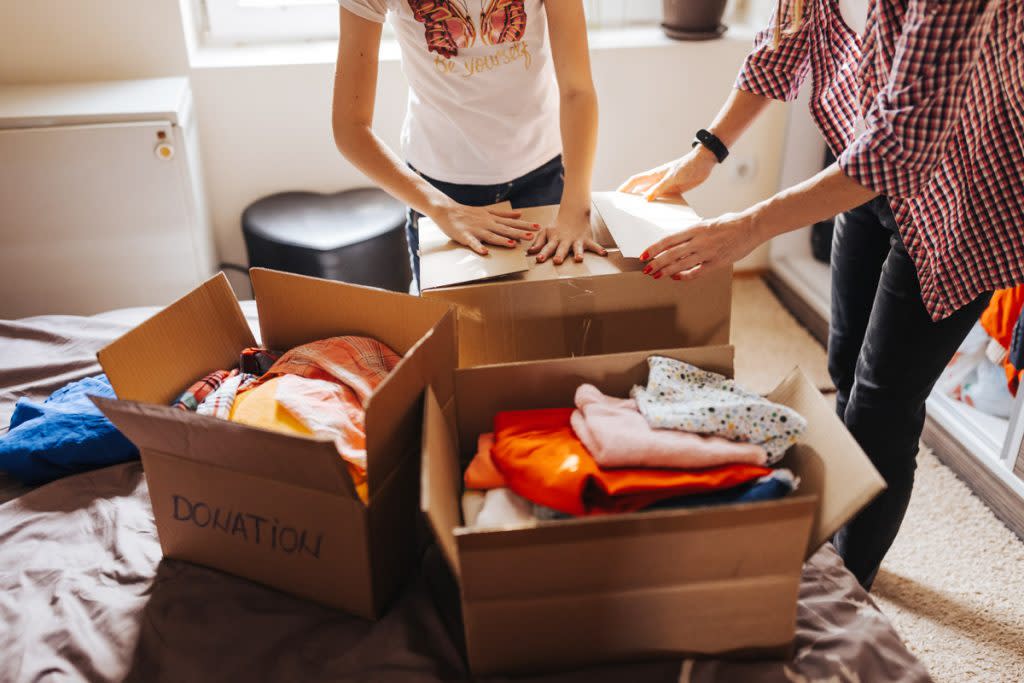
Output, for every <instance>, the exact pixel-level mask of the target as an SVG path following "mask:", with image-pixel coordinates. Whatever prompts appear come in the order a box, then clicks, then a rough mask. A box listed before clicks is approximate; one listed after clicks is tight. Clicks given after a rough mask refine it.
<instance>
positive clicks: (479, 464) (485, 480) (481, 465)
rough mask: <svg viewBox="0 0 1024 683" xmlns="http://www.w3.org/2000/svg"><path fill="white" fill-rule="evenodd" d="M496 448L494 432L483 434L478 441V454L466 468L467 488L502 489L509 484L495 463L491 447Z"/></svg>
mask: <svg viewBox="0 0 1024 683" xmlns="http://www.w3.org/2000/svg"><path fill="white" fill-rule="evenodd" d="M492 448H494V432H487V433H486V434H481V435H480V436H479V437H478V438H477V441H476V455H475V456H473V459H472V460H471V461H470V463H469V467H467V468H466V473H465V474H464V475H463V477H462V479H463V482H464V483H465V484H466V488H467V489H478V490H487V489H500V488H503V487H505V486H507V485H508V484H507V483H506V482H505V476H504V475H503V474H502V473H501V470H499V469H498V468H497V466H495V464H494V459H493V458H492V457H491V449H492Z"/></svg>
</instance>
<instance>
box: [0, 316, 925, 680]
mask: <svg viewBox="0 0 1024 683" xmlns="http://www.w3.org/2000/svg"><path fill="white" fill-rule="evenodd" d="M244 310H245V311H246V314H247V317H248V319H249V320H250V323H254V322H255V309H254V307H253V306H252V305H251V303H247V304H246V306H245V307H244ZM151 312H152V311H151V310H147V309H133V310H131V311H124V312H117V313H114V314H108V315H104V316H98V317H93V318H76V317H67V316H48V317H45V318H34V319H26V320H22V321H14V322H3V321H0V421H2V424H6V422H7V417H9V415H10V410H11V408H12V407H13V402H14V400H16V398H17V397H18V396H23V395H27V396H33V397H36V398H41V397H43V396H45V395H47V394H48V393H50V392H51V391H53V390H54V389H57V388H59V387H60V386H62V385H63V384H65V383H67V382H69V381H71V380H74V379H80V378H81V377H85V376H88V375H90V374H95V373H97V372H99V368H98V366H97V365H96V364H95V357H94V354H95V351H96V350H97V349H99V348H101V347H102V346H103V345H104V344H106V343H107V342H109V341H110V340H112V339H114V338H116V337H117V336H118V335H119V334H121V333H123V332H124V331H126V330H127V329H129V328H130V327H131V326H132V325H134V324H136V323H138V322H139V321H140V320H142V319H143V318H144V317H146V315H148V314H150V313H151ZM4 489H5V485H4V482H2V481H0V491H2V490H4ZM6 489H7V490H8V491H10V492H11V493H19V494H21V495H19V496H18V497H17V498H15V499H13V500H10V501H9V502H7V503H4V504H3V505H0V680H2V681H35V680H61V681H63V680H101V681H107V680H126V679H127V680H140V681H200V680H246V681H278V680H282V681H291V680H302V681H319V680H347V681H348V680H351V681H441V680H445V681H456V680H465V679H466V678H467V677H468V675H467V673H466V669H465V665H464V663H463V660H462V657H461V654H460V647H461V645H460V639H459V635H458V634H459V633H460V630H459V628H460V627H459V625H458V609H457V601H456V600H455V599H454V598H455V596H456V592H455V591H454V584H453V583H452V580H451V576H450V575H449V574H448V572H447V571H446V569H445V567H444V564H443V562H442V561H441V560H440V556H439V554H438V553H437V552H436V551H435V550H433V549H432V550H430V551H428V553H427V555H426V556H425V558H424V561H423V566H422V567H421V571H419V572H418V573H417V575H416V577H415V578H414V579H413V580H412V581H411V582H410V584H409V586H408V587H407V588H406V590H405V591H404V592H403V594H402V595H401V596H400V598H399V599H398V600H397V602H396V603H395V605H394V606H393V608H392V609H391V610H390V612H389V613H388V614H387V615H386V616H385V618H383V619H382V620H380V621H379V622H377V623H371V622H367V621H363V620H360V619H356V618H354V617H349V616H346V615H344V614H341V613H339V612H337V611H334V610H331V609H328V608H324V607H320V606H317V605H314V604H311V603H308V602H304V601H302V600H299V599H297V598H292V597H289V596H287V595H283V594H281V593H278V592H276V591H273V590H271V589H267V588H264V587H261V586H259V585H256V584H254V583H251V582H248V581H245V580H242V579H237V578H234V577H231V576H228V575H225V574H222V573H220V572H217V571H214V570H209V569H205V568H203V567H198V566H195V565H192V564H189V563H185V562H178V561H174V560H163V559H162V558H161V552H160V546H159V543H158V540H157V536H156V529H155V526H154V523H153V516H152V510H151V507H150V502H149V496H148V491H147V488H146V482H145V476H144V474H143V472H142V468H141V466H140V465H139V463H128V464H124V465H117V466H114V467H110V468H106V469H103V470H97V471H95V472H91V473H88V474H83V475H79V476H76V477H71V478H68V479H64V480H61V481H58V482H54V483H52V484H49V485H47V486H44V487H42V488H38V489H35V490H32V491H27V492H24V490H23V489H19V488H17V487H15V486H10V485H8V486H7V487H6ZM529 680H534V681H550V682H552V683H555V682H558V683H570V682H573V683H575V682H577V681H578V682H581V683H582V682H583V681H587V682H588V683H589V682H601V681H640V682H647V681H650V682H652V683H653V682H655V681H657V682H661V681H665V682H674V681H684V682H692V683H705V682H711V681H743V682H747V681H749V682H751V683H774V682H779V683H797V682H798V683H813V682H821V683H826V682H828V683H847V682H849V683H853V682H858V683H862V682H863V683H867V682H871V683H882V682H887V681H893V682H895V681H900V682H908V681H927V680H930V679H929V678H928V675H927V673H926V671H925V670H924V667H923V666H922V665H921V664H920V662H918V661H917V660H916V659H915V658H914V657H913V656H912V655H911V654H910V653H909V652H908V651H907V649H906V648H905V647H904V645H903V644H902V642H901V641H900V638H899V636H898V635H897V634H896V632H895V631H894V630H893V628H892V626H891V624H890V623H889V621H888V620H887V619H886V618H885V617H884V616H883V615H882V614H881V612H879V611H878V609H877V607H876V606H875V605H874V603H872V601H871V599H870V598H869V597H868V596H867V594H865V593H864V592H863V591H862V590H861V589H860V587H859V586H858V585H857V583H856V581H855V580H854V579H853V577H852V575H850V574H849V572H847V571H846V570H845V569H844V568H843V566H842V564H841V562H840V561H839V559H838V557H837V555H836V554H835V551H834V550H833V549H832V548H831V547H830V546H826V547H824V548H822V549H821V550H820V551H819V552H818V553H817V554H816V555H815V556H814V557H813V558H812V559H811V561H810V562H808V564H807V565H806V566H805V568H804V575H803V584H802V587H801V591H800V605H799V611H798V623H797V639H796V643H795V648H794V655H793V657H792V658H791V659H790V660H788V661H726V660H686V661H683V662H680V661H663V662H648V663H636V664H623V665H616V666H604V667H598V668H593V669H589V670H585V671H577V672H571V673H561V674H550V675H546V676H538V677H535V678H532V679H529Z"/></svg>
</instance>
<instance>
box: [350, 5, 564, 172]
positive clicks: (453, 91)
mask: <svg viewBox="0 0 1024 683" xmlns="http://www.w3.org/2000/svg"><path fill="white" fill-rule="evenodd" d="M339 2H340V3H341V6H342V7H344V8H345V9H347V10H349V11H350V12H352V13H354V14H357V15H359V16H360V17H363V18H364V19H368V20H370V21H376V22H383V21H384V19H385V16H387V18H388V19H389V20H390V21H391V25H392V26H393V27H394V30H395V34H396V36H397V38H398V43H399V46H400V48H401V53H402V69H403V71H404V72H405V76H406V79H407V80H408V81H409V105H408V109H407V111H406V115H405V124H404V126H403V127H402V153H403V154H404V155H405V159H406V161H408V162H409V163H410V164H412V165H413V167H415V168H416V170H418V171H420V172H421V173H423V174H425V175H427V176H430V177H431V178H435V179H437V180H442V181H445V182H449V183H459V184H470V185H496V184H499V183H504V182H508V181H510V180H514V179H515V178H518V177H519V176H522V175H525V174H526V173H528V172H530V171H532V170H534V169H535V168H537V167H539V166H541V165H543V164H544V163H545V162H548V161H550V160H551V159H553V158H554V157H556V156H558V155H559V154H560V153H561V151H562V138H561V133H560V130H559V117H558V109H559V100H558V87H557V83H556V82H555V73H554V67H553V65H552V61H551V48H550V45H549V44H548V35H547V14H546V13H545V10H544V3H543V0H339Z"/></svg>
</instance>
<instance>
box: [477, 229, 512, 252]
mask: <svg viewBox="0 0 1024 683" xmlns="http://www.w3.org/2000/svg"><path fill="white" fill-rule="evenodd" d="M476 236H477V238H478V239H479V240H480V241H481V242H486V243H487V244H493V245H494V246H496V247H505V248H508V249H511V248H512V247H515V246H517V245H518V244H519V242H518V241H516V240H514V239H511V238H509V237H506V236H505V235H502V234H500V233H498V232H495V231H492V230H487V231H480V232H479V233H477V235H476Z"/></svg>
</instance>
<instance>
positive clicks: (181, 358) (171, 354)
mask: <svg viewBox="0 0 1024 683" xmlns="http://www.w3.org/2000/svg"><path fill="white" fill-rule="evenodd" d="M255 345H256V340H255V338H254V337H253V334H252V330H250V329H249V324H248V323H247V322H246V321H245V316H244V315H243V313H242V309H241V307H239V305H238V300H237V299H236V298H235V293H234V292H233V291H232V290H231V285H230V284H228V280H227V278H226V277H225V276H224V273H218V274H217V275H215V276H214V277H212V278H211V279H209V280H207V281H206V282H205V283H203V284H202V285H200V286H199V287H197V288H196V289H194V290H192V292H190V293H189V294H187V295H185V296H184V297H182V298H181V299H178V300H177V301H176V302H174V303H173V304H171V305H170V306H168V307H167V308H165V309H164V310H162V311H160V312H159V313H157V314H156V315H154V316H153V317H152V318H150V319H148V320H146V321H145V322H144V323H142V324H141V325H139V326H138V327H136V328H135V329H134V330H132V331H131V332H128V333H126V334H125V335H123V336H122V337H120V338H119V339H117V340H116V341H114V342H112V343H111V344H109V345H108V346H106V347H105V348H103V349H101V350H100V352H99V353H97V354H96V356H97V358H98V359H99V362H100V365H101V366H103V371H104V372H105V373H106V374H107V377H108V378H109V379H110V384H111V385H112V386H113V387H114V391H115V392H116V393H117V395H118V397H119V398H122V399H125V400H129V401H142V402H145V403H155V404H159V405H168V404H169V403H171V402H172V401H174V400H175V399H176V398H178V396H180V395H181V392H183V391H184V390H185V389H187V388H188V387H189V386H190V385H191V384H192V383H193V382H196V381H197V380H199V379H201V378H202V377H203V376H205V375H207V374H209V373H210V372H213V371H214V370H228V369H231V368H234V367H236V366H237V365H238V354H239V352H240V351H241V350H242V349H244V348H246V347H248V346H255Z"/></svg>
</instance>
